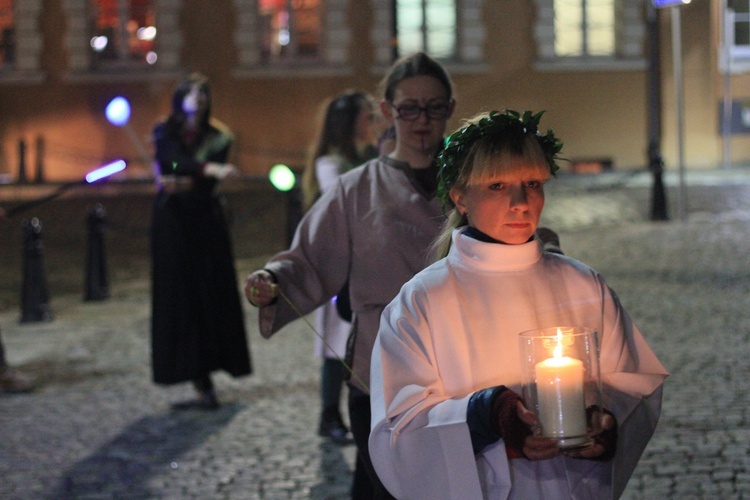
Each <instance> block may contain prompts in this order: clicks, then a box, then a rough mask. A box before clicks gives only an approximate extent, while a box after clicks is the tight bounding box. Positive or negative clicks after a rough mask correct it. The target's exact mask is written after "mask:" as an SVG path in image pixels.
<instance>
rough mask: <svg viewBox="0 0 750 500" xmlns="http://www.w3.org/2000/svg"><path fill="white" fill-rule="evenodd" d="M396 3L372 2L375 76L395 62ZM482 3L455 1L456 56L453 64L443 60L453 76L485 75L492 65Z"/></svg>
mask: <svg viewBox="0 0 750 500" xmlns="http://www.w3.org/2000/svg"><path fill="white" fill-rule="evenodd" d="M393 1H394V0H387V1H384V0H370V9H371V11H372V23H371V25H370V41H371V44H372V47H373V51H374V52H373V58H374V62H373V66H372V69H371V72H372V73H373V74H377V75H382V74H383V73H384V72H385V71H387V69H388V68H389V67H390V65H391V64H392V63H393V61H394V59H395V58H394V52H395V51H394V48H393V34H394V29H395V28H394V21H395V20H394V18H393V17H394V16H393V8H394V3H393ZM483 3H484V2H483V1H482V0H456V44H457V46H456V53H455V56H454V57H453V58H452V59H450V60H441V62H442V64H443V66H445V67H446V69H447V70H448V71H450V73H451V74H453V75H472V74H486V73H488V72H489V64H488V62H487V60H486V56H485V50H486V48H485V41H486V38H487V30H486V27H485V16H484V12H483V9H484V5H483Z"/></svg>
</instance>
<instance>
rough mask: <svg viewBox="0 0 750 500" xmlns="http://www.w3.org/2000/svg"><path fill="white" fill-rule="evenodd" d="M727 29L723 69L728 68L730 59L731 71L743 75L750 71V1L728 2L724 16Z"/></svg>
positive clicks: (729, 0)
mask: <svg viewBox="0 0 750 500" xmlns="http://www.w3.org/2000/svg"><path fill="white" fill-rule="evenodd" d="M724 26H725V29H726V33H725V43H723V44H722V51H724V50H726V49H724V47H728V50H727V51H726V52H724V54H723V57H722V58H721V67H722V69H724V68H725V67H726V63H727V60H726V59H727V58H728V59H729V61H728V62H729V67H730V71H732V72H736V73H741V72H747V71H749V70H750V0H727V11H726V13H725V16H724Z"/></svg>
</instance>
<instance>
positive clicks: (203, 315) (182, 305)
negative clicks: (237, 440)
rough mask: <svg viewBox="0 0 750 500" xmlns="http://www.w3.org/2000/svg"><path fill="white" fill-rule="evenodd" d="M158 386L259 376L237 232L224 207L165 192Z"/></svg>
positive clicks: (156, 311) (156, 237)
mask: <svg viewBox="0 0 750 500" xmlns="http://www.w3.org/2000/svg"><path fill="white" fill-rule="evenodd" d="M151 251H152V259H153V260H152V316H151V357H152V367H153V380H154V382H155V383H157V384H175V383H178V382H185V381H189V380H195V379H197V378H200V377H201V376H204V375H206V374H209V373H211V372H213V371H216V370H224V371H226V372H227V373H229V374H231V375H233V376H235V377H239V376H243V375H249V374H250V373H251V372H252V367H251V362H250V350H249V345H248V340H247V336H246V333H245V323H244V315H243V312H242V305H241V302H240V295H239V289H238V286H237V275H236V272H235V267H234V258H233V255H232V249H231V244H230V239H229V232H228V230H227V225H226V222H225V218H224V215H223V212H222V208H221V205H220V203H219V201H218V200H217V199H216V198H215V197H213V196H208V195H203V196H201V195H199V194H196V193H195V192H193V191H189V192H184V193H172V194H168V193H166V192H163V191H162V192H160V193H159V194H158V195H157V198H156V200H155V204H154V211H153V219H152V234H151Z"/></svg>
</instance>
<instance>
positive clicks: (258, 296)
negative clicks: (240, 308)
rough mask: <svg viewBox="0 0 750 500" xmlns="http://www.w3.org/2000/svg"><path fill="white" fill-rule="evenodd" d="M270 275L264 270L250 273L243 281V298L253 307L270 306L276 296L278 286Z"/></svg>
mask: <svg viewBox="0 0 750 500" xmlns="http://www.w3.org/2000/svg"><path fill="white" fill-rule="evenodd" d="M273 281H274V280H273V276H272V275H271V273H269V272H268V271H266V270H264V269H259V270H257V271H254V272H252V273H251V274H250V275H249V276H248V277H247V279H246V280H245V297H247V300H248V301H249V302H250V303H251V304H252V305H254V306H255V307H265V306H267V305H270V304H271V303H272V302H273V301H274V300H276V296H277V294H278V288H279V285H277V284H276V283H274V282H273Z"/></svg>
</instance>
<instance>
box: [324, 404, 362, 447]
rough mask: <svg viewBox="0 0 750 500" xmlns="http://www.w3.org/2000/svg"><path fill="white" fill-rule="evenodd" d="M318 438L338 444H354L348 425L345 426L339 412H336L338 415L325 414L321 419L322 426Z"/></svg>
mask: <svg viewBox="0 0 750 500" xmlns="http://www.w3.org/2000/svg"><path fill="white" fill-rule="evenodd" d="M318 436H321V437H324V438H328V439H330V440H331V441H333V442H334V443H336V444H352V443H354V436H353V435H352V433H351V432H350V431H349V429H348V428H347V427H346V425H344V422H343V420H342V419H341V415H339V414H338V411H337V412H336V415H330V414H327V412H323V415H322V416H321V419H320V426H319V427H318Z"/></svg>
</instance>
